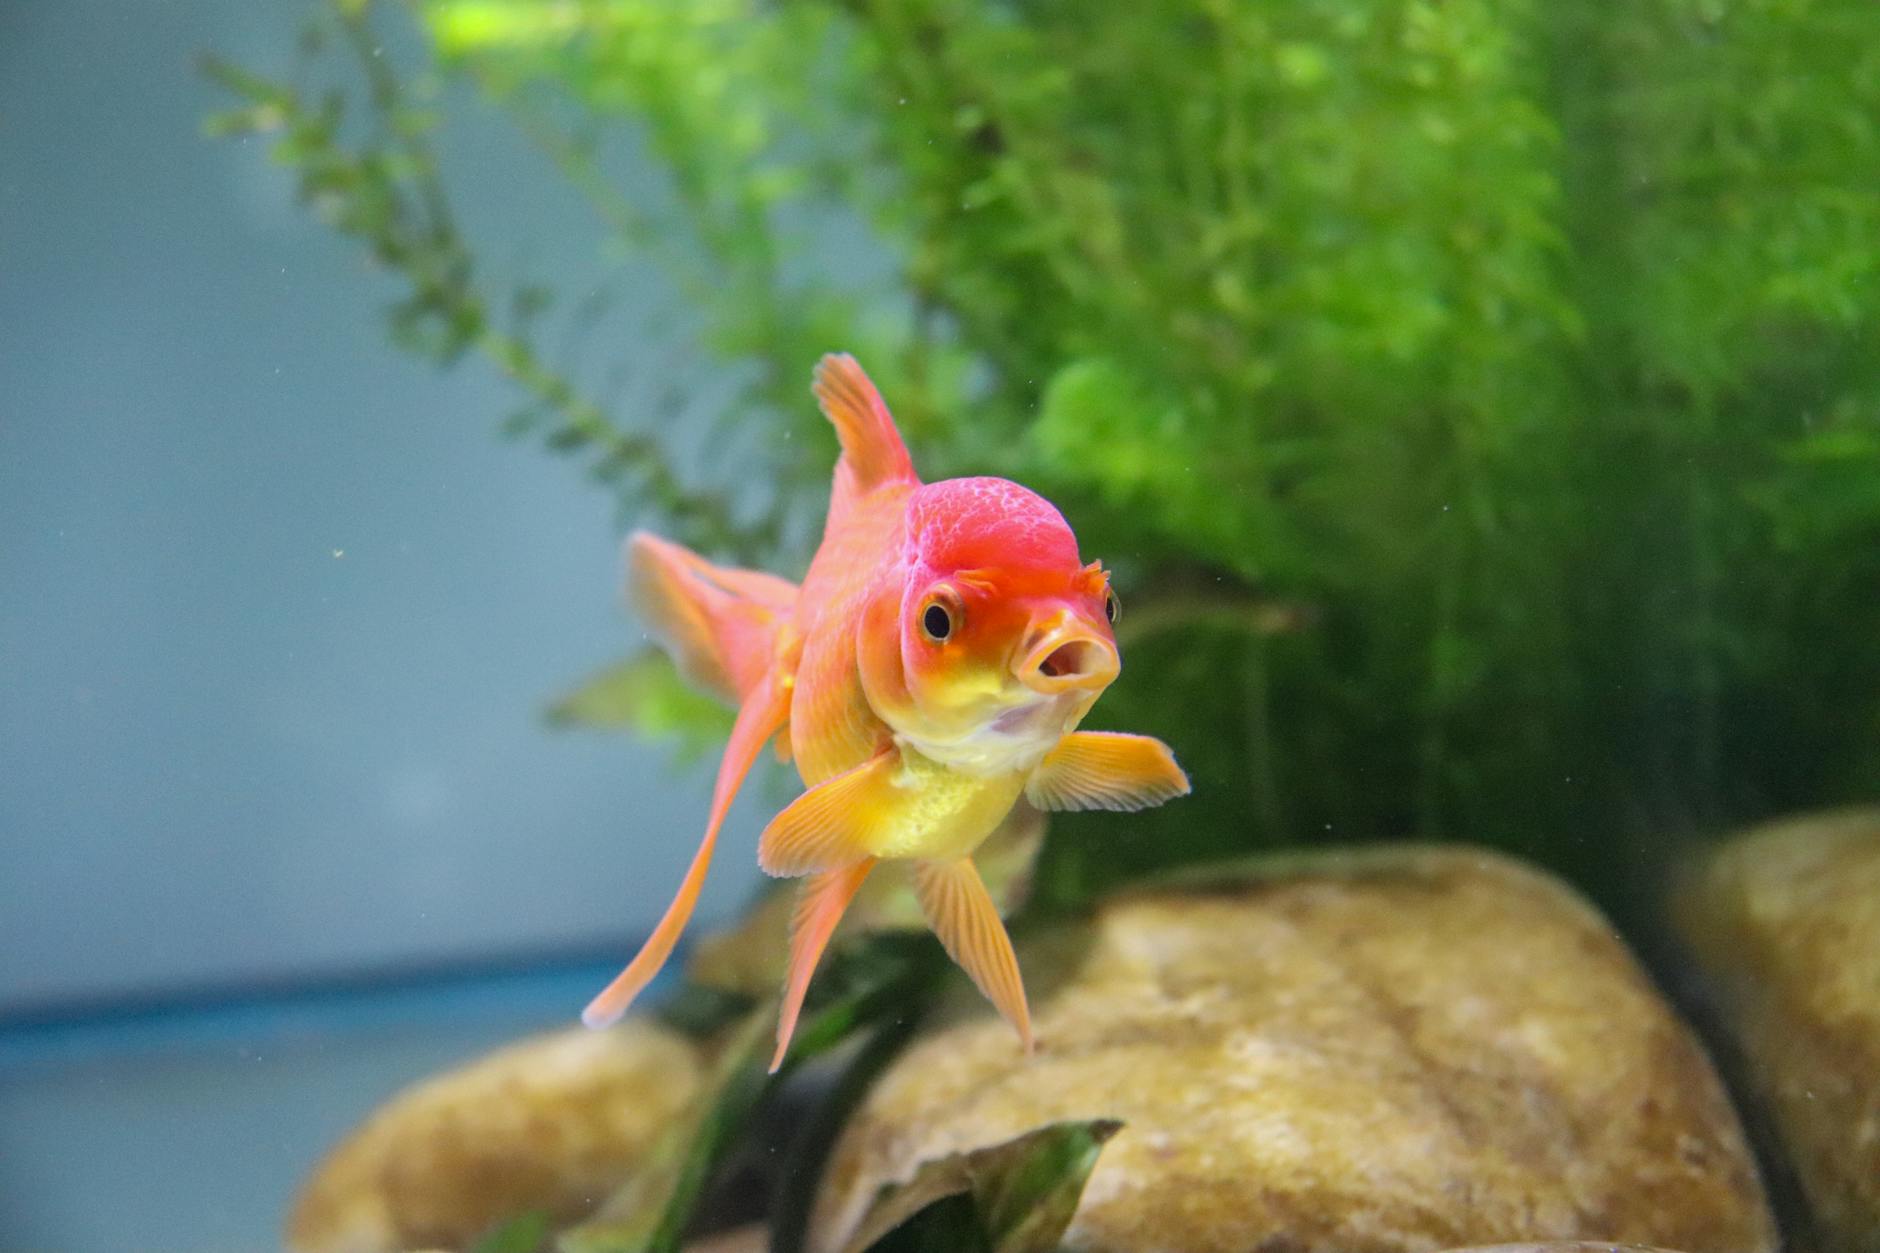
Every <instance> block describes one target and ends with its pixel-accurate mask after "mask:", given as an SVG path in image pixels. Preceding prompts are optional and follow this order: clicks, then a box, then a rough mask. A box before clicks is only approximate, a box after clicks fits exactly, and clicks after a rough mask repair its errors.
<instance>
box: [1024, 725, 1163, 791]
mask: <svg viewBox="0 0 1880 1253" xmlns="http://www.w3.org/2000/svg"><path fill="white" fill-rule="evenodd" d="M1188 792H1189V786H1188V776H1187V775H1186V774H1184V773H1182V768H1181V767H1180V766H1178V765H1176V764H1175V754H1174V753H1172V752H1170V751H1169V747H1168V745H1166V744H1164V743H1163V742H1162V741H1161V740H1158V739H1155V738H1153V737H1151V736H1147V735H1123V734H1121V733H1118V732H1114V731H1074V732H1072V733H1071V734H1069V735H1067V736H1065V737H1064V738H1063V739H1062V740H1061V741H1059V743H1058V746H1057V747H1056V748H1054V749H1052V750H1051V751H1050V752H1049V753H1046V754H1045V758H1044V760H1043V761H1041V762H1039V763H1038V768H1037V769H1036V770H1035V771H1033V773H1032V776H1031V778H1030V779H1029V780H1028V781H1027V782H1026V784H1025V795H1026V797H1027V798H1029V799H1030V801H1031V803H1032V804H1034V805H1036V806H1037V807H1038V808H1040V809H1056V810H1068V809H1121V810H1136V809H1150V808H1153V807H1154V806H1156V805H1160V804H1161V803H1162V802H1164V801H1168V800H1173V799H1174V798H1175V797H1177V796H1186V795H1188Z"/></svg>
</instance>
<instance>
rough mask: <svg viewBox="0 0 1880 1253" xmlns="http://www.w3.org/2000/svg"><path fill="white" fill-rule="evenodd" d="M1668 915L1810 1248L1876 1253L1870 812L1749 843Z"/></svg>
mask: <svg viewBox="0 0 1880 1253" xmlns="http://www.w3.org/2000/svg"><path fill="white" fill-rule="evenodd" d="M1678 913H1679V918H1680V923H1681V927H1682V930H1683V932H1684V934H1685V936H1686V938H1687V939H1688V940H1689V941H1690V942H1691V944H1692V946H1693V947H1694V948H1695V949H1696V951H1697V954H1698V957H1699V960H1700V962H1701V963H1702V964H1703V965H1704V967H1705V968H1706V969H1707V972H1708V973H1709V974H1710V975H1711V976H1712V978H1713V985H1714V987H1715V988H1716V990H1717V992H1718V994H1719V1000H1720V1002H1721V1004H1722V1007H1723V1009H1724V1013H1725V1016H1726V1018H1727V1019H1728V1021H1729V1026H1730V1028H1731V1029H1732V1030H1733V1031H1734V1032H1735V1034H1736V1036H1737V1040H1738V1042H1739V1045H1740V1047H1741V1050H1742V1053H1743V1055H1744V1058H1745V1060H1746V1061H1747V1063H1748V1067H1747V1070H1748V1074H1749V1077H1750V1079H1751V1082H1752V1083H1753V1084H1754V1086H1755V1087H1756V1088H1757V1090H1758V1094H1759V1095H1760V1096H1761V1098H1762V1099H1763V1100H1764V1101H1765V1102H1766V1104H1767V1107H1768V1111H1769V1113H1770V1114H1771V1116H1772V1118H1773V1122H1774V1124H1775V1128H1776V1131H1777V1134H1778V1135H1779V1137H1780V1139H1781V1141H1782V1150H1783V1152H1784V1153H1785V1155H1786V1156H1787V1159H1788V1163H1789V1165H1790V1167H1791V1168H1792V1169H1793V1171H1794V1174H1795V1177H1796V1180H1797V1182H1798V1183H1799V1184H1800V1187H1801V1191H1802V1193H1803V1195H1804V1197H1805V1199H1806V1201H1807V1204H1808V1208H1809V1210H1810V1218H1811V1221H1812V1227H1813V1230H1812V1231H1811V1232H1810V1233H1809V1234H1810V1235H1811V1236H1812V1237H1813V1243H1814V1244H1816V1245H1817V1246H1819V1247H1820V1248H1822V1249H1826V1250H1832V1251H1833V1253H1853V1251H1854V1250H1863V1251H1866V1253H1872V1251H1873V1250H1880V810H1871V809H1870V810H1861V811H1852V812H1842V813H1836V814H1828V815H1823V816H1819V817H1811V818H1800V819H1796V820H1793V821H1789V822H1784V823H1779V824H1776V825H1774V826H1769V827H1764V828H1761V829H1759V830H1756V831H1752V832H1749V833H1748V834H1746V835H1744V836H1742V837H1740V838H1739V839H1737V840H1736V841H1734V842H1733V843H1731V844H1729V845H1727V846H1726V847H1724V848H1723V849H1722V850H1721V851H1720V852H1719V853H1717V854H1716V855H1714V856H1713V857H1712V858H1711V859H1710V861H1709V862H1708V864H1707V865H1706V866H1705V868H1704V869H1703V871H1702V873H1701V874H1700V875H1699V876H1698V879H1697V881H1696V882H1695V883H1694V884H1692V885H1691V886H1690V888H1689V889H1688V890H1687V891H1686V892H1685V893H1684V894H1683V896H1682V897H1681V899H1680V901H1679V909H1678Z"/></svg>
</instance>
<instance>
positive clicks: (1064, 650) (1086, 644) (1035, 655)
mask: <svg viewBox="0 0 1880 1253" xmlns="http://www.w3.org/2000/svg"><path fill="white" fill-rule="evenodd" d="M1122 668H1123V665H1122V660H1121V659H1120V658H1119V657H1118V656H1117V655H1116V645H1115V644H1112V643H1111V642H1110V641H1109V640H1107V639H1104V638H1103V637H1102V636H1100V635H1097V634H1095V633H1093V632H1092V631H1090V630H1089V629H1088V628H1085V627H1082V626H1079V625H1078V624H1077V623H1076V622H1074V621H1066V620H1065V619H1064V618H1063V617H1062V616H1060V618H1059V619H1058V620H1057V621H1055V622H1053V623H1051V624H1050V625H1048V626H1047V627H1046V628H1045V629H1044V630H1042V631H1040V632H1038V633H1037V634H1036V635H1034V636H1033V637H1032V638H1031V639H1030V640H1028V641H1027V646H1026V647H1024V648H1022V649H1020V650H1019V653H1018V659H1017V660H1016V661H1015V662H1014V663H1013V665H1012V672H1013V673H1014V674H1015V675H1017V676H1018V681H1019V682H1020V683H1023V684H1024V685H1025V686H1026V687H1028V688H1030V689H1031V690H1032V691H1034V692H1038V693H1040V694H1041V695H1045V696H1057V695H1060V694H1062V693H1065V692H1100V691H1102V690H1103V689H1104V688H1106V687H1108V686H1109V685H1110V684H1111V683H1113V682H1115V680H1116V676H1117V675H1118V674H1119V673H1120V672H1121V671H1122Z"/></svg>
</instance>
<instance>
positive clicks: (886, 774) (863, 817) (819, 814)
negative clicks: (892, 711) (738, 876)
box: [757, 748, 906, 879]
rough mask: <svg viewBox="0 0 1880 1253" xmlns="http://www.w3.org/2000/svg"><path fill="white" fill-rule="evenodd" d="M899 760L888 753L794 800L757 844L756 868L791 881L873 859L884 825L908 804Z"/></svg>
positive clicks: (885, 751)
mask: <svg viewBox="0 0 1880 1253" xmlns="http://www.w3.org/2000/svg"><path fill="white" fill-rule="evenodd" d="M899 761H900V754H899V753H897V752H896V751H895V750H894V749H892V748H890V749H885V750H883V751H882V752H881V753H879V754H877V755H876V756H874V757H871V758H869V759H868V760H867V761H865V762H863V763H862V764H861V765H859V766H856V767H855V768H854V769H852V770H845V771H843V772H842V773H841V774H839V775H837V776H835V777H834V778H833V779H825V780H823V781H822V782H821V783H818V784H817V785H816V786H815V787H813V788H811V789H810V790H809V791H807V792H805V793H803V794H802V795H801V796H799V797H797V798H796V799H795V800H793V801H791V802H790V804H789V805H788V806H787V807H786V808H785V809H784V811H783V812H782V813H780V814H778V815H777V816H776V817H775V818H773V819H771V820H770V825H769V826H767V827H765V828H764V834H763V835H762V836H761V837H760V838H759V839H758V841H757V864H758V865H759V866H762V867H763V869H764V873H765V874H769V875H776V876H777V877H778V878H782V879H789V878H794V877H796V876H798V875H806V874H816V873H819V872H821V871H825V870H837V869H840V868H842V867H844V866H849V865H852V864H853V863H855V862H857V861H860V860H862V859H864V858H867V857H872V856H873V855H874V854H875V851H876V848H877V845H878V837H879V835H880V833H881V830H882V828H883V825H884V824H885V823H887V822H888V821H890V820H891V819H892V817H893V816H894V815H895V813H896V812H897V811H898V810H899V809H900V808H901V806H902V805H903V804H904V802H905V798H906V794H905V792H904V791H903V790H902V789H900V788H897V787H895V785H894V782H893V779H894V772H895V769H896V767H897V765H898V764H899Z"/></svg>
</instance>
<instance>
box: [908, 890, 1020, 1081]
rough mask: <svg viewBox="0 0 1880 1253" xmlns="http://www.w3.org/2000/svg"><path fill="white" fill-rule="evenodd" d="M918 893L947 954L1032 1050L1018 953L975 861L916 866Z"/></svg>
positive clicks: (923, 909)
mask: <svg viewBox="0 0 1880 1253" xmlns="http://www.w3.org/2000/svg"><path fill="white" fill-rule="evenodd" d="M914 893H915V895H916V896H918V897H919V898H920V907H921V910H922V912H924V913H925V914H926V915H927V921H928V922H929V923H931V924H932V926H933V929H934V934H936V935H938V936H939V937H940V943H941V945H942V946H943V947H945V949H946V951H947V956H949V957H951V958H952V959H953V960H954V961H955V962H958V963H959V965H960V967H961V969H963V970H965V971H966V973H967V974H968V975H970V976H971V977H972V980H973V982H974V984H976V985H977V986H978V988H979V990H980V991H981V992H982V993H984V994H985V997H986V999H987V1000H989V1001H991V1002H992V1004H993V1007H994V1008H996V1009H997V1010H998V1011H999V1013H1000V1014H1001V1015H1002V1016H1003V1017H1004V1018H1005V1020H1006V1021H1007V1022H1009V1023H1011V1024H1012V1027H1013V1028H1014V1029H1015V1030H1016V1031H1017V1032H1018V1038H1019V1039H1020V1040H1022V1041H1023V1042H1024V1045H1025V1051H1026V1052H1027V1053H1029V1052H1031V1048H1032V1040H1031V1010H1030V1009H1029V1008H1028V1007H1027V1006H1026V1004H1025V984H1024V981H1023V979H1022V978H1021V977H1020V975H1019V972H1018V955H1017V954H1016V953H1014V952H1013V951H1012V938H1011V937H1010V936H1009V935H1007V934H1006V932H1005V923H1004V922H1002V921H1000V919H999V911H998V908H997V907H996V906H995V905H993V903H992V897H991V896H989V895H988V894H987V893H986V885H985V884H984V883H983V882H981V881H980V878H979V871H978V870H976V869H974V868H973V862H972V859H971V858H969V857H962V858H960V859H959V860H957V861H944V862H943V861H923V862H920V863H918V864H917V865H916V866H915V868H914Z"/></svg>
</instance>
